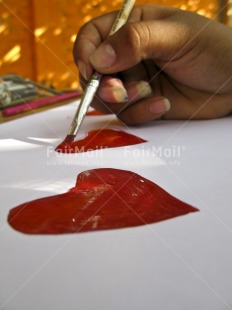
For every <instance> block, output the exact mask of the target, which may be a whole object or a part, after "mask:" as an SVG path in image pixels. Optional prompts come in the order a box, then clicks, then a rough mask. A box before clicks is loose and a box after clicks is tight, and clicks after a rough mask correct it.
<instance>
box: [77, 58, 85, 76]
mask: <svg viewBox="0 0 232 310" xmlns="http://www.w3.org/2000/svg"><path fill="white" fill-rule="evenodd" d="M77 65H78V69H79V72H80V74H81V75H82V76H83V78H84V79H85V80H87V67H86V64H85V63H84V62H83V61H82V60H78V62H77Z"/></svg>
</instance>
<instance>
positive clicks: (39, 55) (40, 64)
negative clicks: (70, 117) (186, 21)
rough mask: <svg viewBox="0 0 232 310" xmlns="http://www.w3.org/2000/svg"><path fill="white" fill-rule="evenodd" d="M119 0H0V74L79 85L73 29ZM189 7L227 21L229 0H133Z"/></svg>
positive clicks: (58, 85) (57, 84)
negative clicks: (73, 53) (73, 56)
mask: <svg viewBox="0 0 232 310" xmlns="http://www.w3.org/2000/svg"><path fill="white" fill-rule="evenodd" d="M122 1H123V0H112V1H109V0H108V1H106V0H90V1H86V0H50V1H47V0H20V1H18V0H17V1H16V0H4V1H1V0H0V38H1V45H0V75H3V74H10V73H15V74H19V75H21V76H23V77H27V78H30V79H32V80H34V81H37V82H41V83H44V84H46V85H48V86H53V87H55V88H57V89H70V88H72V89H75V88H79V82H78V71H77V68H76V67H75V64H74V62H73V58H72V47H73V42H74V41H75V37H76V33H77V31H78V29H79V28H80V27H81V25H83V24H84V23H85V22H87V21H89V20H90V19H92V18H93V17H96V16H99V15H101V14H103V13H106V12H109V11H113V10H117V9H119V8H120V6H121V4H122ZM142 3H156V4H163V5H170V6H175V7H179V8H181V9H184V10H192V11H195V12H197V13H199V14H202V15H205V16H207V17H209V18H212V19H216V20H219V21H220V22H224V23H227V24H230V25H232V0H229V1H226V0H210V1H207V0H188V1H187V0H159V1H155V0H153V1H152V0H150V1H149V0H146V1H144V0H143V1H142V0H137V1H136V5H138V4H142Z"/></svg>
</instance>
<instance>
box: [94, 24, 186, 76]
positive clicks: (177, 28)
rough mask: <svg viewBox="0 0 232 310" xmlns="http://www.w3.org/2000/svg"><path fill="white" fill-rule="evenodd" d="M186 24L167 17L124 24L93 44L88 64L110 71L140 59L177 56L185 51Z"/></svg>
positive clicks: (117, 70)
mask: <svg viewBox="0 0 232 310" xmlns="http://www.w3.org/2000/svg"><path fill="white" fill-rule="evenodd" d="M187 27H188V26H187V25H186V27H183V24H180V23H178V21H177V22H175V21H173V20H171V18H170V19H164V20H156V21H141V22H136V23H129V24H126V25H124V26H123V27H122V28H121V29H119V31H117V32H116V33H115V34H114V35H112V36H110V37H108V38H107V39H106V40H105V41H104V42H102V43H101V44H100V45H99V46H98V47H97V49H96V50H95V51H94V52H93V53H92V54H91V55H90V58H89V60H90V63H91V64H92V66H93V67H94V68H95V69H96V70H97V71H99V72H101V73H104V74H110V73H116V72H120V71H124V70H126V69H128V68H131V67H133V66H135V65H137V64H138V63H139V62H141V61H142V60H148V59H153V60H156V61H159V60H165V61H168V60H170V59H172V60H173V58H175V56H176V58H179V57H181V55H183V54H186V49H185V45H187V46H188V44H186V43H187V42H188V41H189V31H188V29H185V28H187ZM188 48H190V46H188Z"/></svg>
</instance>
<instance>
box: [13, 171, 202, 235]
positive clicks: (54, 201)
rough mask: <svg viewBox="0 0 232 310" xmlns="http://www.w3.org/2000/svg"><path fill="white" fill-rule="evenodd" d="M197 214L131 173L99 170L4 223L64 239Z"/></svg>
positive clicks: (22, 208) (27, 205) (19, 209)
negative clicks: (56, 235)
mask: <svg viewBox="0 0 232 310" xmlns="http://www.w3.org/2000/svg"><path fill="white" fill-rule="evenodd" d="M196 211H198V210H197V209H196V208H193V207H191V206H190V205H188V204H186V203H184V202H182V201H180V200H178V199H177V198H175V197H173V196H171V195H170V194H169V193H167V192H166V191H165V190H163V189H162V188H161V187H159V186H158V185H156V184H154V183H153V182H151V181H149V180H147V179H145V178H143V177H141V176H140V175H138V174H136V173H133V172H130V171H125V170H117V169H110V168H103V169H93V170H87V171H84V172H82V173H81V174H79V176H78V177H77V182H76V186H75V187H73V188H72V189H70V190H69V191H68V192H67V193H65V194H61V195H55V196H51V197H46V198H41V199H37V200H34V201H30V202H26V203H24V204H22V205H20V206H18V207H16V208H14V209H12V210H11V211H10V213H9V216H8V223H9V224H10V225H11V226H12V227H13V228H14V229H16V230H18V231H20V232H22V233H25V234H65V233H79V232H86V231H96V230H105V229H117V228H126V227H133V226H139V225H146V224H150V223H155V222H159V221H163V220H167V219H170V218H173V217H176V216H180V215H184V214H187V213H190V212H196Z"/></svg>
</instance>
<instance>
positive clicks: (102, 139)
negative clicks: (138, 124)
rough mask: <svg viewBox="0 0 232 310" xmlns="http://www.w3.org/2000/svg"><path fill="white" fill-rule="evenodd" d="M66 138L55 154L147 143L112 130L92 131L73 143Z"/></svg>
mask: <svg viewBox="0 0 232 310" xmlns="http://www.w3.org/2000/svg"><path fill="white" fill-rule="evenodd" d="M67 137H69V136H67ZM67 137H66V139H65V140H64V141H63V142H62V143H61V144H60V145H58V146H57V148H56V151H57V152H61V153H82V152H87V151H93V150H97V149H102V148H111V147H119V146H126V145H133V144H139V143H144V142H147V141H146V140H143V139H141V138H139V137H136V136H134V135H131V134H129V133H126V132H123V131H118V130H113V129H97V130H92V131H90V132H88V135H87V136H86V137H85V138H83V139H81V140H77V141H74V142H73V141H72V140H70V139H67ZM71 137H72V136H71Z"/></svg>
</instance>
